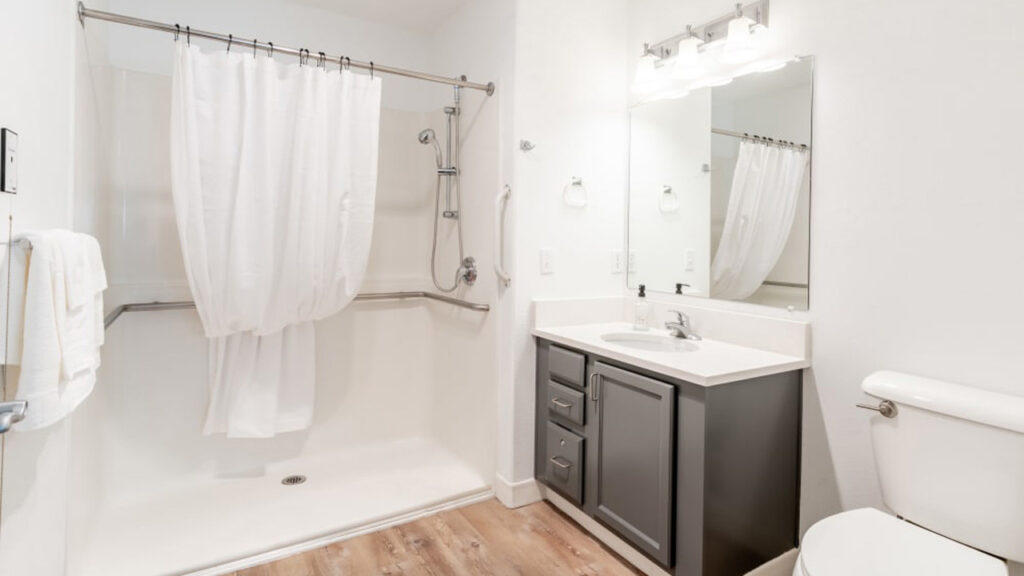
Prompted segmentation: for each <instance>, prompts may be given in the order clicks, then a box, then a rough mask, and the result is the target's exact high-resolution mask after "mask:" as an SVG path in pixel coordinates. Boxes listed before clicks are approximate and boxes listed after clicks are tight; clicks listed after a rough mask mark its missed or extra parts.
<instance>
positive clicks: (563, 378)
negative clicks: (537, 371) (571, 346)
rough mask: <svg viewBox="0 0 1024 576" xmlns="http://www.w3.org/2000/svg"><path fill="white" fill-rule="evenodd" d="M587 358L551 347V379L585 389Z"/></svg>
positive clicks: (549, 356) (549, 366)
mask: <svg viewBox="0 0 1024 576" xmlns="http://www.w3.org/2000/svg"><path fill="white" fill-rule="evenodd" d="M585 370H586V358H584V356H583V354H580V353H579V352H573V351H572V350H566V349H565V348H559V347H558V346H551V350H550V352H548V372H549V373H550V374H551V378H553V379H555V380H558V381H559V382H562V383H564V384H571V385H573V386H578V387H580V388H583V379H584V371H585Z"/></svg>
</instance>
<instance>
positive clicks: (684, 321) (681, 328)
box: [665, 310, 700, 340]
mask: <svg viewBox="0 0 1024 576" xmlns="http://www.w3.org/2000/svg"><path fill="white" fill-rule="evenodd" d="M669 313H670V314H675V315H676V321H675V322H665V328H668V331H669V334H671V335H672V336H675V337H676V338H683V339H685V340H700V336H698V335H697V334H696V333H694V331H693V325H692V324H691V323H690V317H689V316H687V315H686V314H683V313H682V312H680V311H679V310H669Z"/></svg>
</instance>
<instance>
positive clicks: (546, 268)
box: [540, 248, 554, 274]
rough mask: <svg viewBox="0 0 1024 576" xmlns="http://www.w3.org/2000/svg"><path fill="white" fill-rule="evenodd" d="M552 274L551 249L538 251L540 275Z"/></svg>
mask: <svg viewBox="0 0 1024 576" xmlns="http://www.w3.org/2000/svg"><path fill="white" fill-rule="evenodd" d="M553 272H554V270H553V268H552V265H551V248H541V249H540V273H541V274H552V273H553Z"/></svg>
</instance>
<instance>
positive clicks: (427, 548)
mask: <svg viewBox="0 0 1024 576" xmlns="http://www.w3.org/2000/svg"><path fill="white" fill-rule="evenodd" d="M351 574H359V575H362V574H367V575H370V574H377V575H388V576H394V575H399V574H400V575H414V576H421V575H428V574H429V575H436V576H453V575H491V574H498V575H525V576H533V575H548V574H550V575H560V574H572V575H576V576H584V575H595V576H596V575H601V576H604V575H623V576H627V575H628V576H635V575H636V574H639V572H636V571H635V570H633V569H632V568H631V567H630V566H629V565H628V564H626V562H625V561H623V560H622V559H620V558H619V557H618V556H616V555H615V554H614V553H613V552H611V551H609V550H608V549H607V548H605V547H603V546H602V545H601V544H600V543H599V542H598V541H597V540H595V539H594V538H593V537H591V536H590V535H589V534H587V533H586V532H584V531H583V529H582V528H580V527H579V526H578V525H577V524H576V523H574V522H573V521H572V520H570V519H569V518H567V517H566V516H564V515H562V514H561V513H560V512H558V511H557V510H555V509H554V508H552V507H551V505H550V504H548V503H546V502H538V503H536V504H531V505H529V506H525V507H523V508H519V509H516V510H509V509H508V508H505V507H504V506H503V505H501V504H500V503H499V502H498V501H497V500H493V499H492V500H487V501H486V502H481V503H479V504H474V505H472V506H467V507H465V508H458V509H456V510H449V511H446V512H441V513H440V514H436V515H434V516H429V517H427V518H423V519H420V520H416V521H414V522H410V523H408V524H403V525H401V526H397V527H395V528H390V529H387V530H383V531H381V532H375V533H373V534H367V535H365V536H359V537H356V538H353V539H351V540H345V541H343V542H338V543H336V544H331V545H330V546H325V547H323V548H317V549H315V550H311V551H309V552H305V553H303V554H299V555H297V556H292V557H290V558H285V559H284V560H279V561H277V562H273V563H271V564H264V565H262V566H256V567H255V568H249V569H247V570H242V571H239V572H235V573H234V574H233V575H232V576H342V575H344V576H348V575H351Z"/></svg>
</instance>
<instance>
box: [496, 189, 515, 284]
mask: <svg viewBox="0 0 1024 576" xmlns="http://www.w3.org/2000/svg"><path fill="white" fill-rule="evenodd" d="M511 196H512V188H510V187H509V185H508V184H506V185H505V188H504V189H502V191H501V192H500V193H499V194H498V197H497V198H495V199H494V235H495V236H496V238H495V239H494V273H495V274H497V275H498V278H499V279H500V280H501V282H502V283H503V284H504V285H505V286H508V285H510V284H512V277H511V276H509V274H508V272H506V271H505V209H506V208H508V200H509V198H510V197H511Z"/></svg>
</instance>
